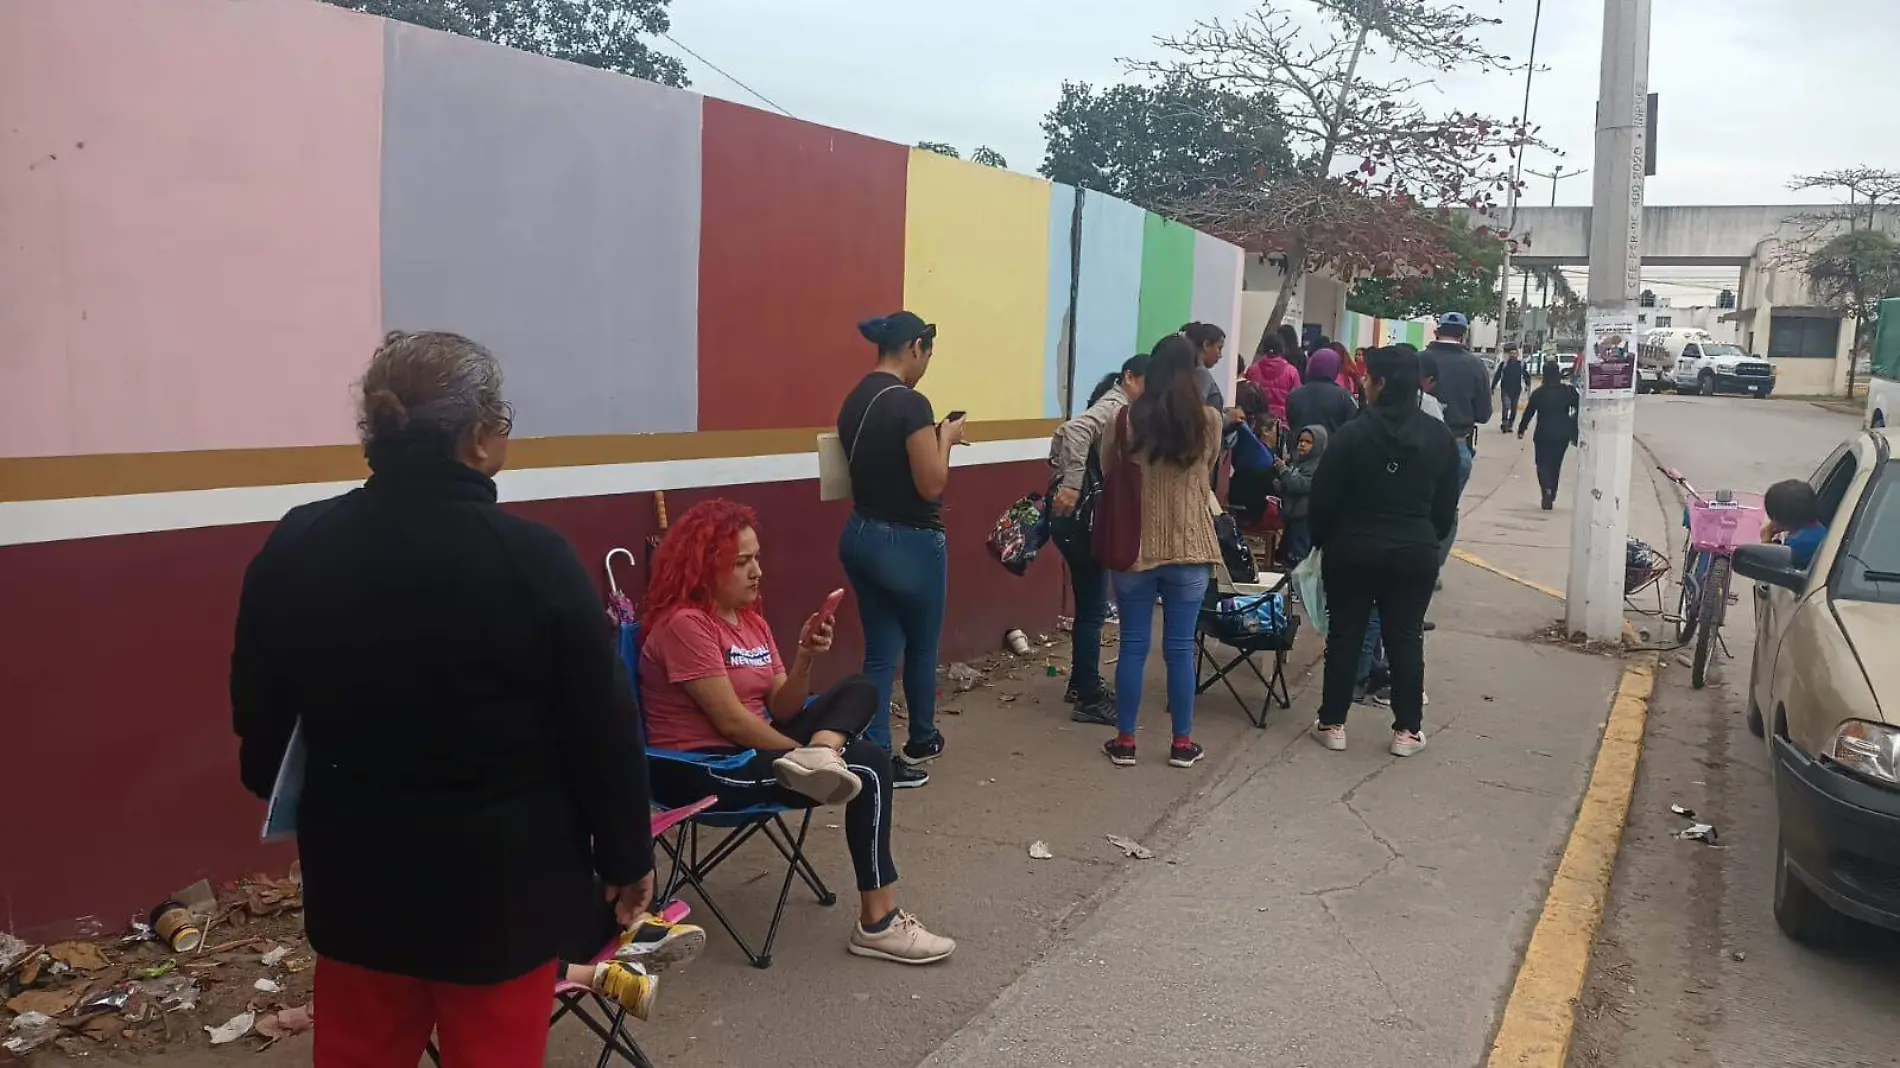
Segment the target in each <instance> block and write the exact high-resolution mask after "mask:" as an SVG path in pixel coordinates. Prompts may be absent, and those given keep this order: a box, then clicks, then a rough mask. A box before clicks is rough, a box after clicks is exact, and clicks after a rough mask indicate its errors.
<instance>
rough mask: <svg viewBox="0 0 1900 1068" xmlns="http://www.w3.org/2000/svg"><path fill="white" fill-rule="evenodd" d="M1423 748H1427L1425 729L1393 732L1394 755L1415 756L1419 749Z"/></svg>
mask: <svg viewBox="0 0 1900 1068" xmlns="http://www.w3.org/2000/svg"><path fill="white" fill-rule="evenodd" d="M1423 748H1425V733H1424V732H1423V731H1393V732H1392V755H1393V756H1398V757H1409V756H1414V755H1416V754H1417V753H1418V751H1419V750H1421V749H1423Z"/></svg>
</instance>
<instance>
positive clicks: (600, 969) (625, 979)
mask: <svg viewBox="0 0 1900 1068" xmlns="http://www.w3.org/2000/svg"><path fill="white" fill-rule="evenodd" d="M594 992H595V993H597V994H599V995H601V996H602V997H607V998H612V999H613V1000H615V1001H617V1002H619V1003H620V1004H621V1006H622V1007H624V1008H625V1009H626V1010H627V1012H629V1013H631V1014H632V1015H633V1018H634V1019H636V1020H644V1019H647V1018H648V1017H649V1016H650V1015H652V1013H653V1001H654V999H655V998H657V997H659V996H660V980H659V979H658V978H656V977H655V976H651V975H648V974H647V973H646V971H645V970H644V969H643V968H641V967H640V965H638V964H630V963H628V962H627V961H623V960H606V961H601V962H600V963H599V964H597V965H595V966H594Z"/></svg>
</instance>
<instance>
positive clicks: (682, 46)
mask: <svg viewBox="0 0 1900 1068" xmlns="http://www.w3.org/2000/svg"><path fill="white" fill-rule="evenodd" d="M660 36H661V37H664V38H666V39H667V40H669V41H671V42H673V44H674V45H676V46H678V48H679V50H680V51H682V52H684V53H686V54H687V55H689V56H692V57H693V58H694V59H697V60H699V61H700V62H701V63H704V64H706V65H707V66H708V67H711V68H712V69H713V70H714V71H717V72H718V73H719V74H720V75H722V76H723V77H724V78H725V79H726V80H727V81H729V82H731V83H732V84H734V85H736V86H738V87H739V88H741V89H744V90H745V91H746V92H748V93H751V94H752V95H753V96H755V97H758V98H759V99H760V100H761V101H763V102H764V103H765V105H766V106H767V107H769V108H771V109H772V110H774V111H777V112H778V113H779V114H781V115H784V116H785V117H786V118H788V119H796V118H798V116H796V115H794V114H792V113H791V112H789V111H786V110H785V109H784V108H782V107H780V106H779V105H778V104H776V103H774V102H773V100H772V98H771V97H768V96H766V95H765V94H764V93H761V92H759V91H758V90H757V89H754V88H752V87H751V86H749V85H747V84H746V83H744V82H742V81H740V80H739V79H737V78H735V77H733V76H732V75H730V74H727V73H726V71H725V69H724V68H722V67H721V66H720V65H719V64H717V63H714V62H713V61H712V60H710V59H707V58H706V57H705V56H702V55H700V54H699V53H698V52H695V51H693V50H692V49H690V48H688V47H686V45H685V44H683V43H681V41H680V39H679V38H677V37H675V36H673V35H672V34H670V33H662V34H660Z"/></svg>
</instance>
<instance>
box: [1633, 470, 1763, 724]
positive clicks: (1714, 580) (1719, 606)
mask: <svg viewBox="0 0 1900 1068" xmlns="http://www.w3.org/2000/svg"><path fill="white" fill-rule="evenodd" d="M1657 470H1658V471H1661V472H1662V473H1663V477H1664V478H1667V479H1668V480H1669V481H1671V482H1674V483H1675V484H1676V485H1678V486H1681V487H1682V490H1683V492H1684V493H1686V494H1688V496H1689V501H1688V503H1687V505H1685V506H1684V508H1683V510H1682V525H1683V526H1685V527H1687V528H1688V529H1689V544H1688V547H1687V549H1686V550H1685V553H1684V555H1685V559H1684V560H1683V566H1682V578H1681V582H1682V596H1681V599H1680V600H1679V601H1678V602H1677V603H1676V614H1675V615H1674V616H1669V617H1665V618H1668V619H1669V620H1670V621H1671V622H1673V623H1675V625H1676V641H1677V642H1678V643H1680V644H1683V645H1687V644H1688V643H1689V642H1690V641H1691V640H1693V641H1694V642H1695V656H1694V658H1693V659H1692V660H1691V662H1690V670H1689V684H1690V685H1691V686H1694V687H1695V688H1696V689H1698V690H1700V689H1701V688H1702V687H1703V685H1704V684H1705V683H1706V682H1707V681H1708V671H1709V657H1710V656H1711V655H1712V654H1713V652H1714V650H1715V647H1716V646H1717V645H1721V647H1722V655H1724V656H1728V655H1730V654H1729V651H1728V646H1727V645H1726V644H1723V643H1722V619H1723V617H1724V616H1725V615H1727V613H1728V601H1729V592H1728V586H1729V576H1730V566H1731V565H1730V557H1732V556H1734V555H1735V549H1736V547H1737V546H1740V545H1748V544H1751V543H1753V542H1754V541H1755V540H1756V539H1757V538H1758V537H1760V535H1761V528H1762V523H1763V522H1764V521H1765V520H1766V519H1767V512H1765V511H1764V510H1763V509H1762V501H1761V495H1760V494H1757V493H1736V492H1735V491H1733V490H1717V491H1715V495H1714V496H1713V497H1704V496H1703V495H1702V494H1701V493H1699V492H1697V491H1696V488H1695V487H1694V486H1692V485H1690V484H1689V480H1688V479H1686V478H1684V477H1683V476H1682V473H1681V472H1680V471H1677V470H1676V469H1674V468H1671V467H1658V468H1657Z"/></svg>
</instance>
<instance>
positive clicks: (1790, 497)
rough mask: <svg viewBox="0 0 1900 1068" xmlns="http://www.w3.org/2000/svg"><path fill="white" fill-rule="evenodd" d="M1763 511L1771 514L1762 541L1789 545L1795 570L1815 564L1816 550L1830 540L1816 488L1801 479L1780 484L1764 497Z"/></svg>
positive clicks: (1793, 479) (1772, 487) (1769, 490)
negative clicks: (1822, 517)
mask: <svg viewBox="0 0 1900 1068" xmlns="http://www.w3.org/2000/svg"><path fill="white" fill-rule="evenodd" d="M1762 508H1763V509H1764V510H1765V511H1766V512H1767V513H1768V525H1767V526H1764V527H1763V528H1762V531H1761V540H1763V541H1765V542H1779V543H1781V544H1783V545H1786V546H1787V547H1788V550H1789V551H1790V552H1791V553H1793V555H1794V559H1793V561H1792V562H1793V564H1794V566H1796V567H1807V566H1808V565H1809V564H1811V563H1813V562H1814V554H1815V551H1816V550H1818V549H1820V547H1821V542H1822V541H1824V540H1825V539H1826V538H1827V524H1826V523H1824V522H1822V521H1821V501H1820V498H1819V497H1817V496H1816V495H1815V492H1814V487H1813V486H1810V485H1808V484H1807V483H1806V482H1803V481H1801V480H1800V479H1798V478H1791V479H1788V480H1787V481H1785V482H1777V483H1775V484H1774V485H1772V486H1770V487H1768V492H1767V493H1766V494H1764V495H1763V497H1762Z"/></svg>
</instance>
